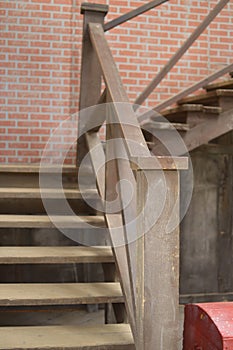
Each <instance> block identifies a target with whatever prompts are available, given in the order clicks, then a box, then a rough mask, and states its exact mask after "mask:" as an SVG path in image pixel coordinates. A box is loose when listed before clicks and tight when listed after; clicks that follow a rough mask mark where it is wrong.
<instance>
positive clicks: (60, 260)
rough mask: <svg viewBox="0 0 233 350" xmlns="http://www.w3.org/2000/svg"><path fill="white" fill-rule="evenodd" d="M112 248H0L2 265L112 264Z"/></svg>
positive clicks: (0, 262)
mask: <svg viewBox="0 0 233 350" xmlns="http://www.w3.org/2000/svg"><path fill="white" fill-rule="evenodd" d="M112 262H114V257H113V254H112V249H111V247H78V246H77V247H67V246H65V247H60V246H59V247H22V246H20V247H0V264H71V263H74V264H75V263H76V264H77V263H112Z"/></svg>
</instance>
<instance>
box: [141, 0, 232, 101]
mask: <svg viewBox="0 0 233 350" xmlns="http://www.w3.org/2000/svg"><path fill="white" fill-rule="evenodd" d="M229 1H230V0H220V2H219V3H218V4H217V5H216V6H215V7H214V8H213V10H212V11H211V12H210V13H209V14H208V15H207V17H206V18H205V19H204V21H203V22H202V23H201V24H200V25H199V26H198V27H197V28H196V29H195V31H194V32H193V33H192V34H191V36H190V37H189V38H188V39H187V40H186V41H185V43H184V44H183V45H182V46H181V48H180V49H179V50H178V51H177V52H176V53H175V54H174V55H173V56H172V58H171V59H170V60H169V61H168V63H167V64H166V65H165V66H164V67H163V68H162V70H161V71H160V72H159V73H158V75H157V76H156V77H155V78H154V79H153V80H152V81H151V82H150V84H149V85H148V86H147V87H146V88H145V90H144V91H143V92H142V93H141V94H140V95H139V96H138V97H137V99H136V100H135V104H137V105H141V104H142V103H143V102H144V101H145V100H146V99H147V97H148V96H149V95H150V94H151V93H152V92H153V91H154V89H155V88H156V86H157V85H159V83H160V82H161V81H162V80H163V78H164V77H165V76H166V75H167V74H168V73H169V72H170V70H171V69H172V68H173V67H174V66H175V64H176V63H177V62H178V61H179V59H180V58H181V57H182V56H183V55H184V54H185V52H186V51H187V50H188V49H189V48H190V46H191V45H192V44H193V43H194V41H195V40H196V39H197V38H198V37H199V36H200V35H201V34H202V33H203V31H204V30H205V29H206V28H207V27H208V25H209V24H210V23H211V22H212V21H213V19H214V18H215V17H216V16H217V15H218V14H219V12H220V11H221V10H222V9H223V8H224V7H225V6H226V4H227V3H228V2H229Z"/></svg>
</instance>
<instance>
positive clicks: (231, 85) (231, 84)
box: [204, 79, 233, 91]
mask: <svg viewBox="0 0 233 350" xmlns="http://www.w3.org/2000/svg"><path fill="white" fill-rule="evenodd" d="M204 88H205V90H206V91H211V90H218V89H233V79H229V80H224V81H220V82H218V83H213V84H208V85H206V86H205V87H204Z"/></svg>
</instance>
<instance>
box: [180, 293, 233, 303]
mask: <svg viewBox="0 0 233 350" xmlns="http://www.w3.org/2000/svg"><path fill="white" fill-rule="evenodd" d="M222 301H233V293H193V294H181V295H180V304H192V303H215V302H222Z"/></svg>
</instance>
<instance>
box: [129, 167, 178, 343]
mask: <svg viewBox="0 0 233 350" xmlns="http://www.w3.org/2000/svg"><path fill="white" fill-rule="evenodd" d="M136 180H137V198H138V199H137V202H138V205H137V207H138V215H140V217H139V216H138V217H139V219H138V227H137V234H138V235H141V234H143V233H144V232H145V231H146V230H147V229H149V230H148V232H146V233H145V234H143V235H142V236H141V237H140V238H139V239H138V240H137V301H136V304H137V307H136V309H137V317H136V318H137V326H136V328H137V334H138V340H137V342H138V343H136V349H137V350H164V349H169V350H177V349H178V342H179V338H178V337H179V225H177V224H178V223H179V204H178V203H179V172H178V171H177V170H175V169H174V170H173V169H163V170H159V169H157V170H156V169H153V170H151V169H148V170H146V169H143V170H140V169H138V170H137V171H136ZM175 204H176V205H175ZM177 204H178V206H177ZM155 213H159V218H158V219H157V220H156V216H155V215H154V214H155ZM176 221H177V222H176ZM175 222H176V223H175ZM170 224H172V226H170Z"/></svg>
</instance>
